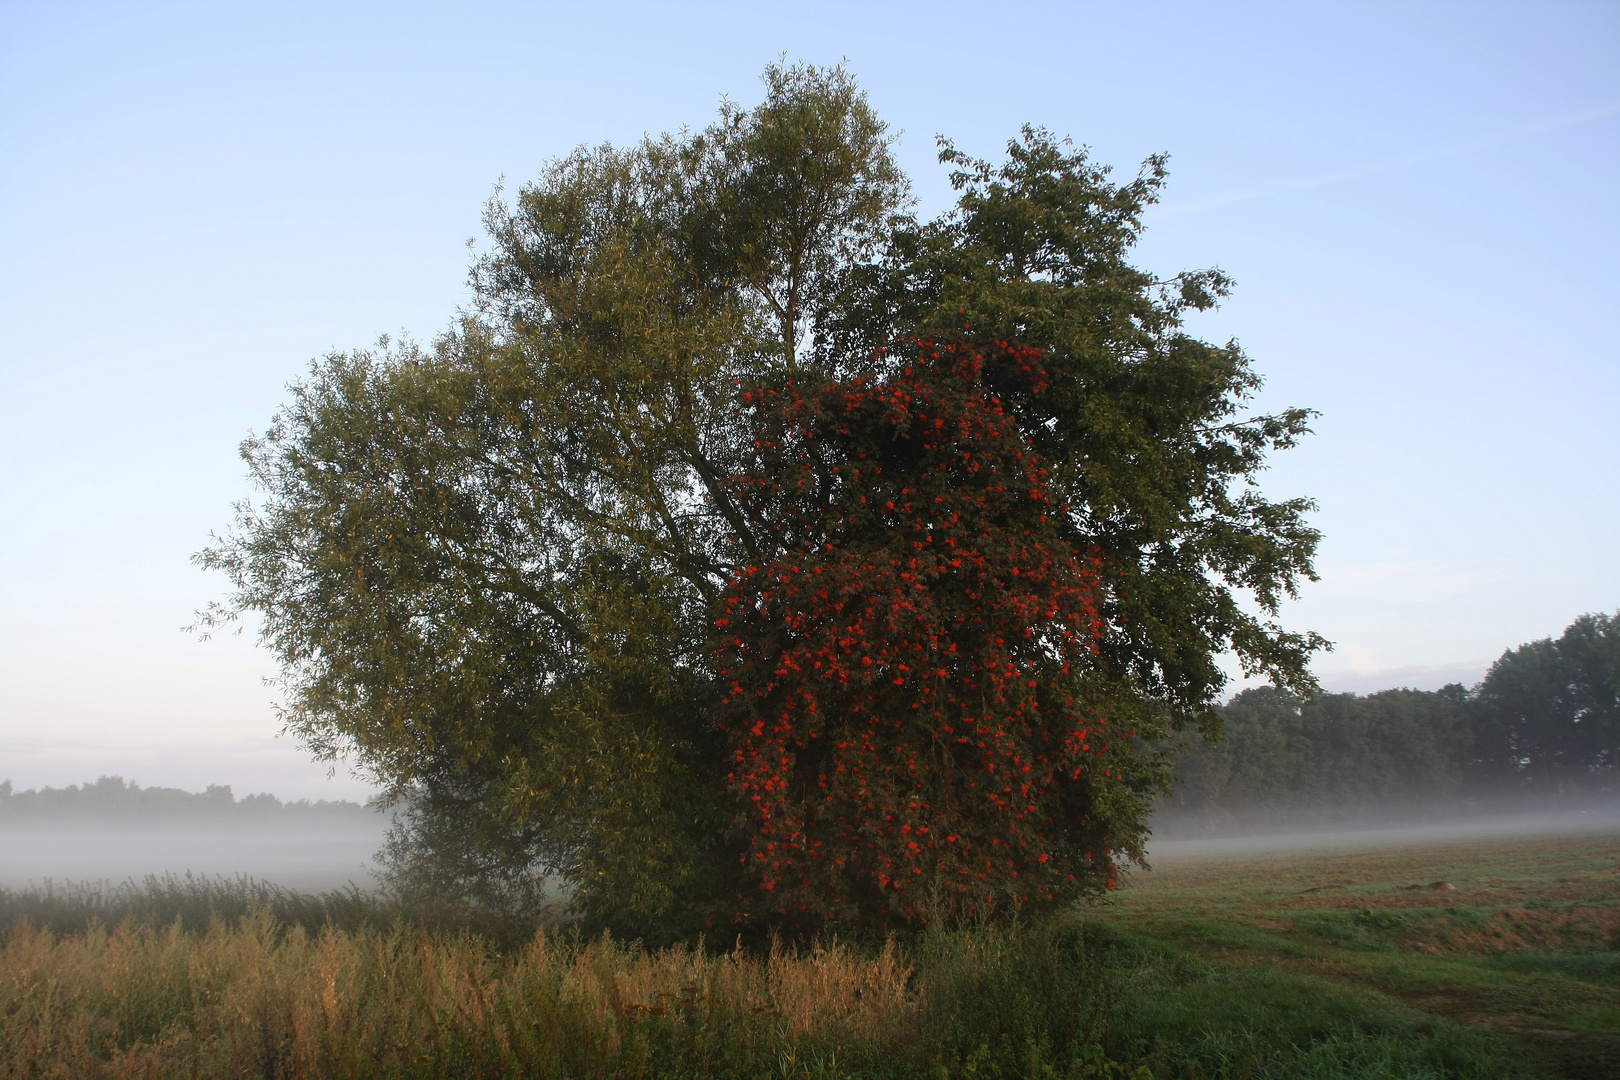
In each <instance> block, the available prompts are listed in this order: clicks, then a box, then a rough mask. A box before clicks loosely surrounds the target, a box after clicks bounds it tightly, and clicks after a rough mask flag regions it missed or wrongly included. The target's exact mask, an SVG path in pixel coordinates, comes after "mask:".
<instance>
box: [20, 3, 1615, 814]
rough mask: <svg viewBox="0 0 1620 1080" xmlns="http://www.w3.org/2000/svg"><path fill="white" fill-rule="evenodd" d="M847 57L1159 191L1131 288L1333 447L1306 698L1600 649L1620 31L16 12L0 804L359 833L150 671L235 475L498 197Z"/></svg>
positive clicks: (892, 108)
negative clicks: (314, 811) (103, 796)
mask: <svg viewBox="0 0 1620 1080" xmlns="http://www.w3.org/2000/svg"><path fill="white" fill-rule="evenodd" d="M784 54H785V55H786V56H787V58H788V59H790V60H808V61H812V62H816V63H831V62H837V61H838V60H840V59H846V60H847V61H848V63H849V66H850V67H851V69H852V70H853V71H854V72H855V73H856V74H857V76H858V77H859V78H860V80H861V82H862V84H863V85H864V86H865V87H866V89H867V90H868V92H869V94H870V96H871V98H872V101H873V103H874V105H875V106H876V107H877V108H878V110H879V111H880V113H881V114H882V115H883V116H884V117H885V118H886V119H887V120H888V121H889V122H890V123H891V124H892V125H893V126H894V127H895V128H897V129H899V130H900V131H901V132H902V133H903V137H902V141H901V144H900V156H901V159H902V162H903V163H904V165H905V166H906V168H907V169H908V171H909V172H910V173H911V175H912V177H913V178H914V181H915V185H916V194H917V197H918V199H919V202H920V208H921V209H922V210H923V211H924V212H927V213H932V212H936V211H938V210H940V209H942V208H943V207H945V206H946V205H947V203H948V199H949V191H948V186H947V184H946V183H945V179H944V172H943V170H941V169H940V168H939V167H938V166H937V164H935V162H934V143H933V140H934V136H935V135H936V134H938V133H943V134H946V135H949V136H951V137H952V138H953V139H955V140H956V141H957V143H958V144H959V145H960V146H962V147H963V148H964V149H967V150H969V151H971V152H974V153H977V154H980V155H984V156H993V155H995V154H996V153H997V152H998V151H999V148H1000V147H1001V146H1002V145H1003V144H1004V143H1005V141H1006V139H1007V138H1008V137H1010V136H1011V135H1013V134H1014V133H1015V132H1016V131H1017V129H1018V126H1019V125H1020V124H1022V123H1024V122H1034V123H1039V124H1043V125H1045V126H1047V127H1050V128H1052V129H1053V130H1055V131H1057V132H1059V133H1062V134H1066V135H1069V136H1072V137H1073V138H1074V139H1075V141H1077V142H1080V143H1084V144H1087V145H1089V146H1091V147H1092V150H1093V153H1094V154H1095V156H1096V157H1097V159H1098V160H1101V161H1104V162H1108V163H1111V164H1113V165H1114V166H1115V167H1116V168H1117V169H1118V170H1119V171H1120V172H1121V173H1122V174H1123V175H1127V176H1128V175H1130V174H1131V173H1133V172H1134V170H1135V168H1136V165H1137V163H1138V162H1140V161H1141V159H1143V158H1144V157H1146V156H1147V155H1148V154H1150V153H1154V152H1157V151H1165V152H1168V153H1169V154H1170V155H1171V182H1170V187H1169V189H1168V192H1167V196H1166V199H1165V201H1164V203H1163V204H1162V205H1161V206H1159V207H1157V208H1155V209H1154V210H1153V211H1152V212H1151V213H1150V214H1149V217H1148V223H1149V231H1148V233H1147V235H1146V236H1145V238H1144V240H1143V243H1142V245H1141V249H1140V261H1141V262H1142V263H1143V264H1144V265H1146V266H1147V267H1149V268H1151V269H1154V270H1157V271H1162V272H1166V273H1168V272H1173V271H1175V270H1177V269H1181V268H1185V267H1197V266H1206V265H1211V264H1215V265H1219V266H1221V267H1223V268H1224V269H1226V270H1227V271H1228V272H1230V273H1231V274H1232V275H1233V276H1234V277H1235V278H1236V279H1237V281H1238V291H1237V293H1236V295H1235V296H1234V297H1233V298H1232V300H1231V301H1230V302H1229V303H1228V304H1227V305H1226V306H1225V307H1224V308H1223V309H1222V310H1221V311H1220V312H1218V313H1215V314H1213V315H1209V316H1203V317H1201V318H1200V321H1199V322H1198V323H1197V324H1196V329H1197V330H1198V332H1199V333H1201V334H1203V335H1205V336H1208V337H1212V338H1216V339H1220V340H1224V339H1226V338H1228V337H1236V338H1237V339H1239V340H1240V341H1241V342H1242V343H1243V345H1244V346H1245V348H1246V349H1247V350H1248V351H1249V352H1250V353H1251V354H1252V356H1253V357H1254V359H1255V363H1256V366H1257V367H1258V369H1259V370H1260V371H1261V372H1262V373H1264V374H1265V375H1266V377H1267V380H1268V381H1267V386H1266V388H1265V390H1264V392H1263V394H1262V396H1261V399H1260V400H1259V401H1258V402H1257V403H1256V404H1257V407H1259V408H1267V407H1272V406H1280V405H1284V404H1301V405H1308V406H1311V407H1314V408H1317V409H1320V410H1321V411H1322V414H1323V415H1322V418H1321V420H1320V421H1319V422H1318V424H1317V434H1316V435H1315V436H1314V437H1313V438H1312V439H1310V440H1309V441H1308V443H1307V444H1306V445H1304V446H1303V447H1301V448H1300V449H1298V450H1296V451H1293V452H1291V453H1289V454H1286V455H1283V456H1281V457H1279V458H1278V459H1277V462H1276V465H1275V467H1274V468H1273V469H1272V470H1271V472H1270V473H1268V474H1267V477H1266V481H1265V486H1266V490H1267V491H1268V492H1269V493H1271V494H1273V495H1275V496H1279V497H1281V496H1291V495H1299V494H1306V495H1311V496H1314V497H1315V498H1317V499H1318V500H1319V501H1320V503H1321V511H1320V513H1319V514H1318V515H1317V516H1316V518H1315V520H1316V523H1317V524H1318V525H1319V526H1320V527H1321V528H1322V529H1323V530H1324V532H1325V533H1326V541H1325V543H1324V545H1323V548H1322V553H1321V559H1320V561H1319V569H1320V571H1321V573H1322V578H1323V580H1322V581H1321V583H1320V584H1317V585H1313V586H1310V587H1309V588H1308V589H1307V591H1306V593H1305V595H1304V597H1303V599H1302V600H1301V601H1300V602H1298V603H1296V604H1294V605H1292V606H1291V607H1290V609H1289V610H1288V612H1287V615H1286V617H1287V621H1288V623H1289V624H1291V625H1294V626H1298V627H1310V628H1312V629H1316V630H1318V631H1321V632H1322V633H1324V634H1326V635H1327V636H1328V637H1329V638H1331V639H1332V640H1334V641H1335V642H1336V643H1337V645H1338V648H1337V651H1336V652H1335V653H1333V654H1331V655H1328V656H1325V657H1323V658H1322V660H1321V661H1320V663H1319V664H1318V665H1317V670H1318V672H1319V673H1320V675H1321V676H1322V678H1323V681H1324V682H1325V683H1326V685H1328V686H1329V687H1330V688H1334V689H1355V690H1362V691H1365V690H1372V689H1378V688H1381V687H1384V686H1391V685H1401V684H1407V685H1414V686H1421V687H1426V688H1427V687H1433V686H1438V685H1440V684H1441V683H1443V682H1445V681H1449V680H1453V679H1461V680H1463V681H1470V682H1471V681H1474V680H1476V679H1477V678H1478V677H1479V676H1480V674H1482V672H1483V670H1484V668H1485V666H1486V665H1487V664H1488V663H1489V662H1490V661H1491V660H1492V659H1493V658H1494V657H1495V656H1496V655H1498V654H1499V653H1500V652H1501V651H1502V649H1503V648H1506V647H1508V646H1513V645H1517V644H1519V643H1521V642H1524V641H1527V640H1530V639H1533V638H1537V637H1543V636H1546V635H1549V634H1556V633H1557V632H1558V631H1559V630H1560V629H1561V628H1562V627H1563V626H1564V625H1565V624H1566V623H1568V622H1569V621H1570V620H1571V619H1572V618H1573V617H1574V616H1576V615H1578V614H1580V613H1582V612H1585V611H1593V610H1611V611H1612V610H1615V609H1617V608H1620V554H1617V553H1620V543H1616V539H1615V537H1616V533H1617V529H1616V526H1617V525H1620V509H1617V507H1620V498H1617V496H1620V346H1617V345H1616V342H1615V337H1614V333H1615V325H1616V321H1617V320H1616V314H1617V311H1616V308H1617V300H1616V297H1617V296H1620V268H1617V264H1616V259H1615V252H1616V251H1620V183H1617V182H1616V179H1615V178H1616V176H1617V175H1620V61H1617V60H1616V58H1617V57H1620V6H1617V5H1615V4H1613V3H1584V4H1583V3H1556V2H1540V3H1534V4H1531V3H1525V4H1516V5H1502V4H1489V3H1466V4H1441V3H1431V4H1413V3H1401V4H1388V5H1379V4H1373V3H1357V4H1343V5H1334V4H1297V3H1293V4H1213V3H1181V4H1170V3H1164V4H1153V3H1132V4H1126V3H1113V4H1022V5H1020V4H1006V3H1003V4H996V5H988V4H986V5H950V4H937V3H936V4H918V5H906V4H885V3H880V2H868V3H860V4H817V5H787V4H775V5H726V4H679V5H677V4H662V5H655V4H649V5H615V4H594V5H583V4H568V5H546V4H476V3H458V4H441V5H431V4H420V5H412V4H404V3H390V4H372V5H367V4H345V3H341V2H336V0H329V2H325V3H320V4H296V3H284V4H276V5H253V4H230V5H225V4H139V3H116V4H113V3H108V4H73V3H60V2H59V3H49V4H30V3H22V2H17V0H13V2H11V3H9V4H6V5H4V6H3V8H0V103H3V108H0V409H3V410H4V424H3V425H0V465H3V468H0V506H3V507H4V524H5V527H4V528H3V529H0V687H3V688H4V689H3V692H0V778H4V777H6V776H9V777H11V778H12V779H13V780H14V781H16V782H17V783H18V784H20V785H23V786H34V785H38V784H46V783H49V784H57V785H60V784H65V783H70V782H75V781H79V780H83V779H87V778H91V777H94V776H95V775H98V774H99V773H103V772H118V773H123V774H124V775H126V776H131V777H133V778H135V779H138V780H140V781H141V782H143V783H148V784H157V783H162V784H177V785H180V786H185V787H191V788H200V787H201V786H203V785H204V784H207V783H231V784H234V785H235V786H236V788H237V789H238V791H243V790H248V789H252V790H259V789H266V788H267V789H269V790H273V791H275V792H276V793H277V794H280V795H282V796H283V797H300V796H310V797H333V796H335V795H339V794H343V795H348V796H351V797H352V796H354V795H356V794H359V793H361V792H362V791H363V789H362V787H361V786H360V785H359V784H358V782H357V781H354V780H353V779H351V778H348V777H346V776H344V775H342V774H341V773H340V775H339V776H337V777H336V778H334V779H330V780H328V779H327V778H326V776H325V771H324V769H323V768H322V767H319V766H314V765H312V764H310V763H309V762H308V761H307V760H306V758H305V756H304V755H302V754H301V753H300V752H299V750H298V748H297V747H296V745H294V744H293V743H292V742H291V741H290V740H288V739H284V738H283V739H277V738H276V733H277V730H278V727H279V725H278V722H277V720H276V718H275V714H274V701H275V698H276V695H275V691H274V688H273V687H268V686H266V685H264V683H263V681H262V680H263V679H264V678H265V677H266V676H271V675H273V674H274V668H273V665H272V664H271V663H270V662H269V660H268V658H267V657H266V656H265V655H264V654H262V653H261V652H259V651H258V650H257V649H256V647H255V646H254V645H253V642H252V640H251V638H241V639H223V640H215V641H210V642H206V643H200V642H198V641H196V640H195V639H193V638H192V637H189V636H187V635H186V634H184V633H182V632H181V627H183V626H184V625H186V624H187V623H189V622H190V620H191V615H192V612H193V611H194V610H195V609H197V608H198V607H200V606H202V605H203V604H204V603H206V602H207V601H208V600H209V599H212V598H215V597H218V596H219V595H220V594H221V593H222V591H223V582H222V581H219V580H213V579H210V578H209V577H208V576H206V575H204V574H203V573H201V572H200V571H198V570H196V569H195V568H193V567H192V566H191V564H190V563H189V561H188V560H189V556H190V555H191V553H192V552H194V551H196V550H197V549H198V548H199V547H201V546H202V545H203V544H204V543H205V542H206V539H207V536H208V533H209V530H210V529H215V528H220V527H223V526H224V525H225V524H226V523H227V522H228V520H229V514H230V504H231V502H232V500H234V499H237V498H241V497H243V496H245V495H248V494H250V492H249V490H248V488H247V485H246V483H245V480H244V477H243V469H242V466H241V463H240V461H239V460H238V459H237V457H236V445H237V444H238V442H239V441H240V440H241V439H242V437H243V436H244V435H245V434H246V433H247V432H248V431H249V430H250V429H254V428H262V427H263V426H264V424H265V422H266V421H267V420H268V418H269V417H270V415H271V414H272V413H273V412H274V411H275V409H276V407H277V405H278V404H279V403H281V402H282V401H283V400H284V398H285V393H284V388H285V386H286V384H287V383H288V382H289V381H290V380H292V379H295V378H297V377H298V375H299V374H300V373H301V372H302V371H303V370H304V369H305V368H306V366H307V364H308V363H309V361H310V360H311V359H312V358H314V357H317V356H319V355H321V354H323V353H325V352H327V351H329V350H332V349H340V348H348V347H353V346H358V345H364V344H367V343H369V342H371V341H372V340H373V339H375V338H376V336H377V335H378V334H379V333H382V332H390V333H396V334H397V333H399V332H401V331H405V332H408V333H411V334H414V335H416V336H418V337H428V336H431V335H432V334H433V333H434V332H436V331H437V330H439V329H440V328H442V327H444V326H445V325H446V324H447V323H448V320H449V318H450V316H451V314H452V312H453V311H454V309H455V307H456V305H457V304H459V303H462V302H464V301H465V299H466V296H467V293H466V289H465V278H466V266H467V261H468V252H467V248H466V244H467V241H468V240H469V238H473V237H476V236H477V235H478V232H479V224H478V222H479V212H480V208H481V206H482V204H483V202H484V201H485V200H486V199H487V198H488V197H489V196H490V194H491V192H492V190H493V189H494V186H495V184H496V182H497V180H498V179H499V178H501V177H503V176H504V177H505V178H506V179H507V182H508V183H509V184H513V185H515V184H517V183H521V182H522V181H523V180H525V179H526V178H528V177H531V176H533V175H534V174H535V173H536V172H537V171H538V170H539V169H540V168H541V167H542V165H543V164H544V163H545V162H546V161H547V160H548V159H550V158H552V157H554V156H556V155H558V154H562V153H565V152H567V151H568V150H569V149H571V148H572V147H574V146H576V145H578V144H580V143H595V142H599V141H603V140H612V141H615V142H620V143H623V142H626V141H629V140H632V139H635V138H637V137H638V136H639V135H640V134H641V133H643V132H644V131H659V130H665V129H673V128H678V127H680V126H681V125H683V124H685V125H692V126H698V125H702V124H704V123H707V122H708V121H709V120H710V119H711V118H712V117H713V115H714V113H715V109H716V107H717V105H718V103H719V101H720V98H721V96H722V95H728V96H729V97H731V98H732V99H733V100H736V101H738V102H740V103H743V104H748V103H751V102H752V101H754V100H755V99H756V98H757V96H758V92H759V89H758V87H759V83H758V76H759V73H760V71H761V69H762V68H763V67H764V66H765V65H766V64H767V63H768V62H770V61H771V60H772V59H774V58H776V57H778V56H780V55H784Z"/></svg>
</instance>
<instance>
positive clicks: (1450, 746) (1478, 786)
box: [1156, 613, 1620, 833]
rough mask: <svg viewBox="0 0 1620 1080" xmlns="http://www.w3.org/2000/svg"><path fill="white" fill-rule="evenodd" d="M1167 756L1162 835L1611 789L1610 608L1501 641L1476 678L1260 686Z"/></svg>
mask: <svg viewBox="0 0 1620 1080" xmlns="http://www.w3.org/2000/svg"><path fill="white" fill-rule="evenodd" d="M1222 713H1223V721H1224V730H1225V738H1224V739H1223V740H1222V741H1220V742H1218V743H1209V742H1204V741H1192V742H1190V743H1188V744H1187V745H1185V746H1183V747H1182V748H1181V749H1180V750H1179V751H1178V752H1177V753H1176V755H1175V759H1174V760H1175V771H1176V774H1177V777H1178V778H1179V783H1177V785H1176V787H1175V791H1174V794H1173V795H1171V796H1169V797H1168V798H1167V799H1165V800H1163V801H1162V802H1161V805H1160V809H1159V813H1158V815H1157V819H1156V825H1157V827H1158V830H1159V831H1161V832H1166V831H1168V832H1171V833H1174V832H1178V831H1186V830H1187V829H1189V828H1194V827H1196V828H1222V827H1230V826H1234V825H1239V826H1241V825H1273V824H1288V823H1307V822H1316V823H1320V822H1322V821H1324V820H1327V819H1331V818H1335V817H1344V816H1346V815H1347V814H1354V815H1355V816H1357V817H1362V818H1379V817H1385V818H1394V817H1398V816H1400V815H1403V814H1407V813H1410V812H1411V811H1412V809H1413V808H1414V807H1417V806H1424V807H1426V808H1429V809H1439V808H1445V807H1448V806H1449V807H1450V808H1452V809H1455V810H1458V811H1465V810H1468V809H1475V808H1485V807H1488V806H1500V805H1502V804H1503V803H1504V801H1506V802H1508V803H1510V804H1521V805H1525V804H1528V805H1556V804H1559V803H1568V802H1570V801H1573V800H1583V799H1588V798H1591V797H1594V796H1601V795H1605V794H1612V793H1615V792H1620V613H1616V614H1615V615H1612V616H1611V615H1605V614H1594V615H1583V616H1581V617H1580V618H1579V619H1576V620H1575V621H1574V622H1573V623H1571V624H1570V625H1569V627H1568V628H1566V629H1565V631H1564V633H1563V635H1562V636H1561V637H1559V638H1557V639H1556V640H1554V639H1552V638H1544V639H1542V640H1540V641H1532V642H1530V643H1529V644H1527V645H1521V646H1520V647H1519V648H1517V649H1509V650H1507V651H1506V652H1504V653H1503V654H1502V656H1501V658H1500V659H1498V660H1497V661H1496V663H1495V664H1493V665H1492V666H1491V668H1490V670H1489V671H1488V672H1487V673H1486V675H1485V678H1484V679H1483V680H1482V681H1481V682H1480V683H1479V684H1477V685H1476V686H1474V687H1472V688H1468V687H1465V686H1463V685H1461V684H1459V683H1453V684H1452V685H1450V686H1445V687H1442V688H1441V689H1439V690H1437V691H1422V690H1407V689H1399V690H1384V691H1382V692H1380V693H1376V694H1368V695H1366V696H1365V697H1363V696H1359V695H1356V694H1321V695H1318V696H1316V697H1315V698H1312V699H1310V700H1302V699H1300V698H1299V697H1297V696H1295V695H1293V694H1290V693H1287V692H1286V691H1282V690H1278V689H1275V688H1273V687H1260V688H1257V689H1252V690H1245V691H1243V692H1242V693H1240V694H1238V695H1237V696H1236V697H1235V698H1233V699H1232V700H1231V702H1229V703H1228V704H1227V705H1226V706H1225V707H1224V708H1223V710H1222Z"/></svg>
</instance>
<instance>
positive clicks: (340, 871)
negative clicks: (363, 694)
mask: <svg viewBox="0 0 1620 1080" xmlns="http://www.w3.org/2000/svg"><path fill="white" fill-rule="evenodd" d="M387 829H388V819H387V817H386V816H385V815H382V814H365V815H359V814H355V815H352V816H345V817H337V818H332V819H324V818H315V819H307V820H302V821H287V822H240V821H222V822H214V823H210V822H194V821H182V822H165V821H147V822H133V821H132V822H127V823H107V822H105V821H50V822H8V823H4V824H0V888H6V889H25V888H28V887H30V886H38V885H42V884H44V883H45V882H47V881H54V882H70V881H72V882H97V881H99V882H110V883H117V882H121V881H126V880H129V879H131V878H133V879H136V880H140V879H142V878H144V877H146V876H147V875H148V874H156V875H160V876H161V875H163V874H177V875H184V874H186V873H192V874H199V875H208V876H215V875H219V876H224V877H235V876H237V875H242V874H245V875H248V876H250V877H254V878H258V879H261V880H264V881H268V882H272V883H274V884H276V885H281V886H283V887H286V888H293V889H306V890H322V889H333V888H341V887H343V886H346V885H348V884H350V883H353V884H356V885H359V886H361V887H362V888H368V887H371V886H374V885H375V884H376V883H377V878H376V864H375V862H374V861H373V857H374V856H375V854H376V853H377V850H378V849H379V848H380V847H381V846H382V843H383V839H384V836H385V834H386V833H387ZM1582 833H1593V834H1600V833H1610V834H1614V833H1620V804H1613V803H1609V804H1604V805H1592V806H1587V807H1584V808H1579V809H1560V810H1540V811H1529V812H1526V811H1519V812H1511V813H1509V812H1499V813H1478V814H1473V815H1469V816H1466V817H1458V816H1456V815H1443V816H1434V817H1428V818H1421V817H1416V816H1414V817H1412V818H1409V819H1408V820H1405V821H1403V822H1400V823H1389V822H1381V823H1379V824H1377V825H1373V826H1365V825H1364V826H1342V827H1336V828H1320V827H1319V828H1313V829H1309V830H1305V829H1299V830H1287V829H1271V830H1266V831H1251V832H1229V833H1217V834H1212V835H1207V836H1200V837H1176V838H1160V837H1155V838H1153V839H1152V840H1151V841H1150V843H1149V844H1148V859H1149V862H1150V863H1165V862H1170V861H1183V860H1188V859H1201V858H1215V857H1223V856H1241V855H1253V854H1267V853H1273V852H1277V853H1281V852H1290V851H1305V850H1319V851H1353V850H1360V851H1367V850H1377V849H1380V848H1393V847H1404V846H1410V845H1417V844H1434V843H1446V842H1466V841H1473V840H1489V839H1492V838H1498V837H1500V838H1504V839H1505V838H1529V837H1535V836H1568V835H1578V834H1582Z"/></svg>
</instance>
